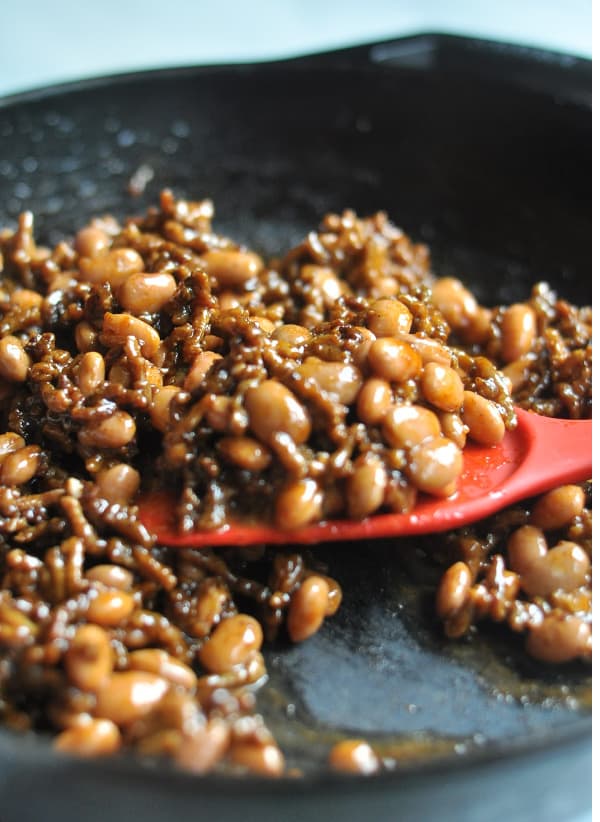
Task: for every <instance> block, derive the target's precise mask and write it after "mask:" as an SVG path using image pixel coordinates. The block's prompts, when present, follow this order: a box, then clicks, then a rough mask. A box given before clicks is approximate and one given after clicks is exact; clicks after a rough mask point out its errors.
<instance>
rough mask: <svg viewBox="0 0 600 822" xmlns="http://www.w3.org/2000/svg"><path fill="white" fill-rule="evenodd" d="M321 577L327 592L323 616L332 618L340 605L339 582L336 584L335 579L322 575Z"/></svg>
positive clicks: (340, 590) (340, 591)
mask: <svg viewBox="0 0 600 822" xmlns="http://www.w3.org/2000/svg"><path fill="white" fill-rule="evenodd" d="M322 577H323V579H324V580H325V582H326V583H327V588H328V591H329V593H328V594H327V610H326V611H325V616H328V617H329V616H333V615H334V614H335V613H336V612H337V610H338V608H339V607H340V605H341V604H342V589H341V586H340V584H339V582H336V580H335V579H332V578H331V577H327V576H325V575H322Z"/></svg>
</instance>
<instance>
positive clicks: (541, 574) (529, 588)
mask: <svg viewBox="0 0 600 822" xmlns="http://www.w3.org/2000/svg"><path fill="white" fill-rule="evenodd" d="M589 572H590V560H589V557H588V555H587V554H586V552H585V551H584V550H583V548H582V547H581V546H580V545H577V544H576V543H574V542H570V541H568V540H561V541H560V542H558V543H557V544H556V545H555V546H554V548H551V549H550V550H549V551H548V553H547V554H545V555H544V556H542V557H540V558H539V559H538V560H537V561H536V562H534V564H533V565H532V566H530V567H529V568H528V569H527V570H526V571H522V572H521V587H522V588H523V590H524V591H526V592H527V593H528V594H529V595H530V596H541V597H547V596H550V594H552V592H553V591H557V590H559V589H560V590H563V591H573V590H575V589H576V588H579V586H580V585H583V584H584V583H585V582H586V579H587V576H588V574H589Z"/></svg>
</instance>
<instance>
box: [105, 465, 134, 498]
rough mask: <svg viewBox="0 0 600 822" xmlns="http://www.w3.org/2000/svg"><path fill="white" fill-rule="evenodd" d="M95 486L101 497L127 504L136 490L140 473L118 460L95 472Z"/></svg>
mask: <svg viewBox="0 0 600 822" xmlns="http://www.w3.org/2000/svg"><path fill="white" fill-rule="evenodd" d="M96 487H97V489H98V493H99V494H100V496H101V497H102V498H103V499H106V500H108V501H109V502H112V503H118V504H119V505H127V504H128V503H129V502H131V500H132V499H133V497H135V495H136V494H137V492H138V489H139V487H140V473H139V471H137V470H136V469H135V468H133V466H131V465H128V464H127V463H126V462H119V463H117V464H116V465H113V466H111V467H110V468H106V469H105V470H104V471H100V472H99V473H98V474H97V476H96Z"/></svg>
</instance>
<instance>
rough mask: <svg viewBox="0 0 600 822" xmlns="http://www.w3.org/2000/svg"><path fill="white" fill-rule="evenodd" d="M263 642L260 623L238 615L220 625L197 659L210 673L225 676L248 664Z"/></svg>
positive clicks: (249, 617)
mask: <svg viewBox="0 0 600 822" xmlns="http://www.w3.org/2000/svg"><path fill="white" fill-rule="evenodd" d="M262 641H263V632H262V628H261V627H260V623H259V622H257V621H256V620H255V619H254V618H253V617H251V616H248V615H247V614H236V615H235V616H232V617H229V618H228V619H224V620H223V621H222V622H220V623H219V624H218V625H217V627H216V628H215V630H214V631H213V633H212V634H211V635H210V637H209V638H208V639H207V640H206V642H205V643H204V645H202V647H201V648H200V651H199V652H198V656H199V659H200V662H201V663H202V665H203V666H204V667H205V668H206V669H207V670H208V671H210V672H211V673H215V674H223V673H226V672H227V671H230V670H231V669H232V668H234V667H235V666H236V665H243V664H244V663H246V662H247V661H248V660H249V659H250V657H251V656H252V655H253V654H254V652H255V651H258V650H259V649H260V646H261V645H262Z"/></svg>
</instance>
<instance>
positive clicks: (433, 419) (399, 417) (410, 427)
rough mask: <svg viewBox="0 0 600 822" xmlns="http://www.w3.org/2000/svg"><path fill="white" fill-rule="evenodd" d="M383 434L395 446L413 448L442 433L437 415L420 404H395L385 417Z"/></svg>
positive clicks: (389, 443)
mask: <svg viewBox="0 0 600 822" xmlns="http://www.w3.org/2000/svg"><path fill="white" fill-rule="evenodd" d="M382 430H383V436H384V437H385V440H386V442H387V443H388V445H391V446H392V447H393V448H413V447H414V446H415V445H419V443H422V442H424V441H425V440H427V439H430V438H431V437H437V436H438V435H439V433H440V423H439V420H438V418H437V416H436V415H435V414H434V413H433V411H430V410H429V409H428V408H423V407H422V406H420V405H394V406H392V408H390V410H389V411H388V412H387V414H386V415H385V417H384V418H383V424H382Z"/></svg>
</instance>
